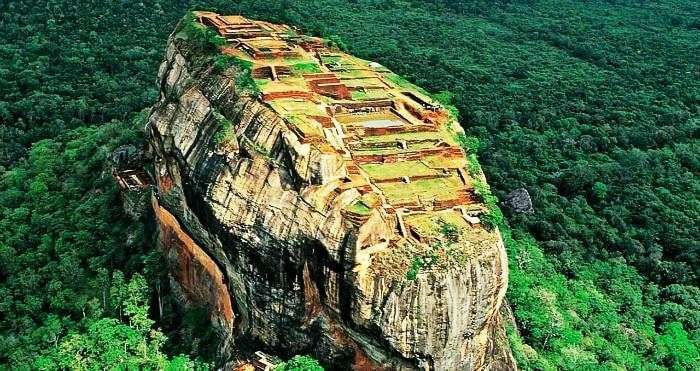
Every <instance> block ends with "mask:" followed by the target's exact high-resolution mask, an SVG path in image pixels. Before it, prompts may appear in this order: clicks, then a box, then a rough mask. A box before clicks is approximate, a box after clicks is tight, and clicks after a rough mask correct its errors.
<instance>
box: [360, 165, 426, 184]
mask: <svg viewBox="0 0 700 371" xmlns="http://www.w3.org/2000/svg"><path fill="white" fill-rule="evenodd" d="M360 168H361V169H362V170H364V171H365V172H367V174H368V175H369V177H370V178H371V179H373V180H374V179H376V180H382V179H394V178H400V177H402V176H408V175H410V176H425V175H437V174H439V173H438V171H437V170H435V169H431V168H429V167H428V166H426V165H425V164H424V163H423V162H421V161H402V162H394V163H387V164H364V165H360Z"/></svg>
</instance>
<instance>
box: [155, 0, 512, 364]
mask: <svg viewBox="0 0 700 371" xmlns="http://www.w3.org/2000/svg"><path fill="white" fill-rule="evenodd" d="M159 81H160V99H159V101H158V102H157V104H156V105H155V106H154V107H153V109H152V111H151V114H150V117H149V122H148V125H147V128H146V130H147V132H148V140H149V145H150V150H151V152H152V154H153V156H154V159H155V160H154V166H153V175H154V178H155V183H156V192H155V195H154V197H153V200H152V203H153V207H154V210H155V215H156V218H157V222H158V226H159V243H160V248H161V249H162V250H163V251H164V253H165V254H166V256H167V257H168V261H169V265H170V269H171V276H172V284H173V286H174V287H175V288H176V291H177V292H178V293H179V296H180V298H181V301H182V302H183V304H184V305H189V304H197V305H205V306H206V307H207V308H208V309H209V312H210V316H211V320H212V323H213V324H214V326H215V328H216V329H217V331H218V333H219V338H220V339H221V344H220V354H221V356H222V359H226V357H228V355H230V354H231V351H232V349H234V347H235V343H237V342H239V343H240V342H259V343H261V344H264V348H265V350H267V351H269V352H275V353H278V354H281V355H285V356H289V355H292V354H300V353H305V354H309V353H310V354H313V355H314V356H315V357H317V358H318V359H320V360H321V361H322V362H323V363H324V364H326V365H328V366H330V367H332V368H333V369H407V370H408V369H425V370H476V369H514V368H515V363H514V361H513V359H512V356H511V355H510V350H509V349H508V344H507V341H506V340H505V336H504V328H503V321H502V319H501V314H500V313H501V311H500V309H501V306H502V305H503V298H504V296H505V292H506V286H507V276H508V266H507V258H506V253H505V250H504V246H503V242H502V240H501V238H500V235H499V233H498V230H497V229H495V227H492V226H490V225H489V224H488V222H487V219H488V218H487V214H488V212H489V211H488V208H487V207H486V206H485V205H484V203H483V202H482V197H481V196H480V190H482V191H481V192H483V188H484V187H485V180H484V178H483V174H482V173H481V171H480V169H479V168H478V166H476V168H475V167H474V166H473V165H474V164H473V163H471V162H470V161H469V160H468V158H467V157H466V154H465V151H464V149H463V148H462V146H460V144H461V143H462V142H464V139H465V138H464V135H463V133H462V129H461V127H460V126H459V124H458V123H457V122H456V120H455V117H454V115H453V114H451V113H450V111H449V110H448V109H446V108H445V107H443V106H442V105H441V104H439V103H438V102H436V101H435V100H434V99H433V98H431V96H430V95H428V94H427V93H426V92H425V91H423V90H421V89H420V88H418V87H416V86H414V85H412V84H410V83H408V82H407V81H405V80H403V79H402V78H400V77H399V76H397V75H395V74H393V73H392V72H391V71H389V70H388V69H386V68H385V67H383V66H381V65H379V64H377V63H373V62H368V61H364V60H361V59H359V58H355V57H353V56H351V55H348V54H346V53H344V52H342V51H341V50H339V49H338V47H337V45H335V44H333V43H332V42H330V41H327V40H323V39H320V38H314V37H309V36H305V35H302V34H300V33H299V32H297V31H296V30H295V29H293V28H290V27H288V26H284V25H276V24H271V23H267V22H261V21H252V20H248V19H246V18H243V17H240V16H220V15H217V14H214V13H209V12H195V13H194V14H192V15H191V16H190V17H188V18H187V19H185V20H184V21H183V22H181V24H180V25H179V26H178V29H177V30H176V31H175V33H173V35H172V36H171V38H170V40H169V44H168V47H167V52H166V57H165V60H164V62H163V64H162V65H161V67H160V71H159Z"/></svg>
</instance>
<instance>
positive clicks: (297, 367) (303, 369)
mask: <svg viewBox="0 0 700 371" xmlns="http://www.w3.org/2000/svg"><path fill="white" fill-rule="evenodd" d="M275 371H323V367H321V365H320V364H319V363H318V361H317V360H315V359H314V358H313V357H311V356H302V355H296V356H294V357H293V358H292V359H290V360H289V361H287V362H283V363H281V364H279V365H277V367H276V368H275Z"/></svg>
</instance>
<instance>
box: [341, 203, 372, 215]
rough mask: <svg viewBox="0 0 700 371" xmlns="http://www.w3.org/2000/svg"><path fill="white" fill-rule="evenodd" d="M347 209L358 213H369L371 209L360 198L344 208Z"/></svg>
mask: <svg viewBox="0 0 700 371" xmlns="http://www.w3.org/2000/svg"><path fill="white" fill-rule="evenodd" d="M346 210H347V211H349V212H351V213H354V214H358V215H369V214H370V213H371V212H372V209H370V208H369V206H367V205H366V204H365V203H364V202H362V200H357V201H355V202H354V203H352V204H351V205H350V206H348V207H347V208H346Z"/></svg>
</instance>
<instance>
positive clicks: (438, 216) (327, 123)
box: [222, 27, 493, 277]
mask: <svg viewBox="0 0 700 371" xmlns="http://www.w3.org/2000/svg"><path fill="white" fill-rule="evenodd" d="M282 29H283V27H282ZM269 31H270V33H269V34H268V35H267V36H265V37H263V38H260V39H256V37H257V36H256V37H253V39H252V40H251V39H250V38H243V39H241V40H239V41H238V42H240V43H231V44H228V45H226V46H224V47H223V48H222V50H223V52H224V53H225V54H227V55H229V56H231V57H234V58H237V59H239V60H242V61H245V62H246V63H249V64H250V65H251V68H250V71H256V72H257V75H256V76H257V78H256V79H254V80H253V82H254V84H255V86H256V87H257V88H258V90H259V92H260V98H261V100H262V101H263V102H264V103H265V104H267V105H269V107H271V108H272V109H273V110H274V111H275V112H277V113H278V114H279V115H280V116H281V117H282V118H283V119H285V121H286V122H287V124H288V125H289V127H290V129H292V131H294V132H295V133H297V135H299V136H300V137H301V138H300V139H301V140H302V142H306V143H310V145H311V146H312V148H314V149H316V150H320V151H321V152H323V153H338V154H339V155H341V154H342V155H344V156H345V155H347V154H349V155H350V158H353V159H354V160H355V161H356V165H358V166H359V167H360V169H361V170H362V172H361V174H351V175H350V179H351V181H350V182H345V183H343V184H342V185H341V190H345V189H351V188H356V189H358V190H359V189H364V190H363V191H362V192H363V195H362V196H361V197H358V198H357V199H355V200H354V201H353V202H351V203H350V204H349V205H347V206H346V207H345V211H346V212H348V213H351V214H353V215H354V216H353V217H355V218H357V217H359V219H354V220H362V218H364V217H368V216H370V215H372V213H373V210H374V209H375V208H378V207H381V206H382V205H383V203H387V204H388V205H387V206H389V207H392V206H406V205H407V204H413V205H416V206H417V208H412V209H417V210H418V211H417V213H418V214H415V215H414V214H410V215H407V216H406V218H407V219H406V224H407V226H408V227H409V228H411V231H412V233H416V231H417V233H419V234H421V235H425V236H437V237H439V236H440V233H439V230H440V228H444V226H445V225H449V226H451V227H450V228H452V229H454V228H456V229H458V230H459V231H460V233H462V234H463V235H464V236H467V237H468V238H466V239H465V240H464V241H470V240H471V241H472V242H468V243H466V242H465V243H466V245H463V247H464V248H461V247H459V246H457V245H455V243H454V242H453V243H452V245H455V246H456V247H455V246H453V247H450V248H456V249H458V250H459V251H458V252H450V254H452V255H454V256H455V257H461V258H464V257H466V256H467V255H468V254H470V253H473V249H472V248H466V247H467V246H472V247H473V246H475V245H474V244H475V243H476V244H478V243H481V242H480V241H487V239H486V238H484V235H490V236H492V235H493V234H492V233H490V232H488V231H486V230H485V229H483V228H478V227H476V228H475V227H474V226H473V225H472V224H471V223H472V222H469V221H467V220H466V219H465V218H464V217H463V216H462V214H461V213H460V212H457V211H454V210H453V209H452V208H451V206H450V205H453V204H454V203H453V202H444V201H454V202H463V203H465V204H464V205H460V206H462V208H463V209H468V210H483V209H484V207H483V205H481V204H480V203H471V201H469V200H468V199H466V198H464V196H465V191H467V190H468V189H469V188H471V187H472V180H471V179H463V178H462V177H461V176H460V173H459V172H458V171H456V170H458V169H460V168H461V169H465V168H466V166H467V161H466V159H465V158H454V156H448V155H447V154H448V153H451V154H453V155H454V152H455V149H457V148H460V145H459V144H458V143H457V141H456V140H455V136H456V133H455V132H454V128H456V127H458V126H457V125H455V124H454V119H453V117H454V115H451V114H450V112H448V111H447V110H445V109H444V108H440V106H439V105H438V104H437V103H436V101H435V99H433V98H432V97H431V96H430V95H429V94H428V93H427V92H426V91H425V90H423V89H421V88H419V87H417V86H415V85H413V84H411V83H410V82H408V81H407V80H405V79H404V78H402V77H401V76H399V75H396V74H394V73H392V72H391V71H388V70H387V69H386V68H385V67H383V66H381V65H378V64H376V63H372V62H368V61H365V60H362V59H359V58H356V57H353V56H350V55H347V54H345V53H342V52H340V51H338V50H336V49H333V48H329V47H328V44H329V43H328V42H327V41H323V40H320V39H314V38H310V37H306V38H301V37H298V35H296V34H295V32H294V31H293V30H291V29H288V30H287V31H286V33H285V34H284V36H281V35H280V33H279V31H277V29H274V30H269ZM294 40H296V41H300V40H303V42H305V43H307V44H305V46H304V48H302V47H301V46H300V45H297V44H295V43H294V42H295V41H294ZM309 43H310V44H309ZM309 45H313V46H311V47H310V46H309ZM320 45H325V46H320ZM309 48H310V49H311V51H309ZM314 48H320V49H317V50H314ZM317 57H320V60H318V59H317ZM268 71H269V72H268ZM314 74H315V75H314ZM311 117H313V118H311ZM323 127H327V128H332V129H333V130H323ZM401 131H406V132H401ZM370 134H371V135H370ZM330 143H334V145H335V144H338V145H340V146H341V147H342V146H345V149H347V151H348V153H343V152H344V151H338V150H337V149H335V148H334V147H332V146H331V145H330ZM438 145H439V146H438ZM436 150H437V151H436ZM443 150H444V151H445V155H444V156H441V155H440V153H441V152H442V151H443ZM394 154H397V155H401V157H402V158H404V159H411V160H406V161H397V162H385V163H359V161H363V162H364V161H368V160H369V161H386V160H387V159H386V158H381V157H380V158H377V157H376V156H375V155H394ZM368 155H369V156H368ZM359 156H362V160H360V158H359ZM392 160H394V159H392ZM446 169H449V170H450V171H447V172H446V171H445V170H446ZM465 173H466V171H465V172H462V173H461V174H465ZM404 177H406V178H407V179H405V181H404V180H403V179H402V178H404ZM421 177H428V178H426V179H420V178H421ZM397 179H402V180H401V181H396V180H397ZM465 181H466V184H465ZM368 182H369V183H373V185H374V187H373V188H367V187H366V186H367V185H368ZM368 189H373V190H374V191H371V192H368ZM375 192H376V193H375ZM434 201H440V202H438V203H434ZM421 206H422V207H424V208H425V209H424V211H420V209H421ZM433 207H437V208H443V209H444V210H439V209H436V210H433ZM428 210H430V211H428ZM445 223H447V224H445ZM397 233H402V232H397ZM414 237H415V236H413V235H411V234H409V235H403V236H397V238H395V239H393V240H392V241H393V247H392V249H391V250H390V251H389V252H383V253H381V254H379V255H378V257H377V260H375V263H376V265H377V267H381V266H383V265H384V264H389V265H390V266H391V267H392V268H394V270H396V269H398V270H399V271H400V270H401V269H405V268H406V267H409V266H410V267H411V269H412V270H413V271H414V273H415V269H416V267H415V264H412V263H411V261H412V260H413V261H414V262H415V259H416V256H421V257H422V258H425V257H426V256H428V255H431V256H432V255H434V254H435V253H436V250H435V249H436V247H435V246H424V245H425V241H423V242H418V240H415V239H414ZM489 243H491V242H488V241H487V244H489ZM469 244H471V245H469ZM418 245H422V246H418ZM458 245H459V244H458ZM445 246H447V245H445ZM470 251H471V252H470ZM442 253H443V254H444V253H446V251H443V252H442ZM426 254H427V255H426ZM431 259H432V258H431ZM455 259H457V260H459V259H458V258H449V259H448V258H444V259H443V260H442V261H443V263H444V264H452V263H449V262H454V261H455ZM394 273H395V272H394ZM394 273H392V275H394ZM400 275H403V273H399V276H400ZM394 277H395V275H394Z"/></svg>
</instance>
